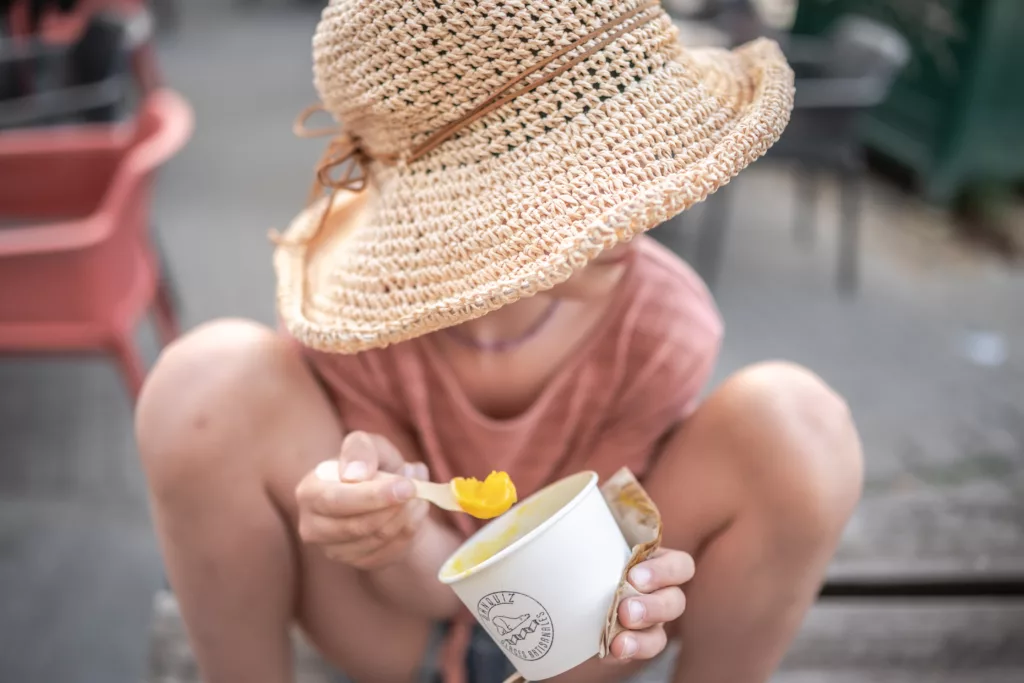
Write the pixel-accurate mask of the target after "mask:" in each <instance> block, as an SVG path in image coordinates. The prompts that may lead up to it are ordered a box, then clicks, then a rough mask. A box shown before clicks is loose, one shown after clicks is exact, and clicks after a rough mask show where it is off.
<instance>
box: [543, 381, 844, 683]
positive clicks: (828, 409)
mask: <svg viewBox="0 0 1024 683" xmlns="http://www.w3.org/2000/svg"><path fill="white" fill-rule="evenodd" d="M644 487H645V488H646V489H647V490H648V492H649V493H650V494H651V497H652V498H654V500H655V502H656V503H657V504H658V507H659V509H660V510H661V513H662V517H663V519H664V523H665V534H664V541H663V545H664V547H666V548H672V549H675V550H684V551H686V552H689V553H691V554H692V555H693V556H694V558H695V560H696V567H697V572H696V576H695V577H694V579H693V581H691V582H690V583H688V584H687V585H685V586H683V590H684V591H685V594H686V602H687V608H686V613H685V614H684V615H683V617H682V619H681V620H680V621H679V622H678V623H676V624H674V625H673V626H674V627H675V628H673V629H672V630H673V633H671V634H670V637H671V638H674V639H675V640H677V641H678V643H679V646H680V657H679V662H678V664H677V666H676V673H675V678H674V680H675V681H676V683H764V682H765V681H767V680H768V679H769V677H770V675H771V672H772V671H773V670H774V669H775V667H776V666H777V664H778V662H779V660H780V658H781V657H782V655H783V654H784V653H785V650H786V648H787V646H788V645H789V643H790V641H791V640H792V638H793V636H794V634H795V633H796V630H797V628H798V626H799V625H800V622H801V620H802V619H803V616H804V614H805V613H806V611H807V609H808V608H809V606H810V605H811V603H812V601H813V600H814V597H815V595H816V594H817V591H818V588H819V585H820V583H821V580H822V577H823V575H824V572H825V569H826V565H827V564H828V562H829V559H830V558H831V557H832V554H833V553H834V551H835V549H836V545H837V544H838V541H839V537H840V534H841V532H842V530H843V527H844V526H845V524H846V521H847V519H848V518H849V517H850V514H851V513H852V511H853V508H854V506H855V504H856V502H857V499H858V497H859V495H860V487H861V454H860V444H859V440H858V438H857V434H856V431H855V430H854V427H853V423H852V422H851V420H850V416H849V413H848V411H847V409H846V405H845V404H844V403H843V401H842V399H840V398H839V397H838V396H836V395H835V394H834V393H833V392H832V391H831V390H830V389H828V387H826V386H825V384H824V383H822V381H821V380H820V379H818V378H817V377H815V376H814V375H812V374H811V373H809V372H807V371H806V370H803V369H801V368H798V367H796V366H793V365H786V364H781V363H772V364H764V365H759V366H755V367H752V368H748V369H746V370H743V371H741V372H739V373H737V374H736V375H734V376H733V377H731V378H730V379H729V380H728V381H726V382H725V384H723V385H722V386H721V387H720V388H719V389H718V390H717V391H715V393H713V394H712V395H711V396H710V397H709V398H708V400H707V401H705V402H704V403H703V405H702V406H701V407H700V409H699V410H697V412H696V413H695V414H694V415H693V416H692V417H690V419H688V420H687V421H686V423H685V424H684V425H683V426H682V427H681V428H680V429H679V431H678V432H677V433H676V434H674V435H673V436H672V438H671V439H670V440H669V441H668V443H667V444H666V446H665V449H664V451H663V452H662V454H661V456H660V458H659V459H658V462H657V464H656V465H655V466H654V468H653V469H652V471H651V472H650V473H649V475H648V476H647V477H646V478H645V480H644ZM644 664H645V663H644V662H642V661H638V662H636V663H633V664H630V665H629V666H615V665H614V664H609V665H603V663H600V664H599V663H597V662H594V663H593V664H587V665H585V666H583V667H580V669H578V670H576V671H573V672H570V673H569V674H567V675H565V676H564V677H561V678H560V679H559V680H560V681H561V680H564V681H574V682H575V681H578V682H579V683H599V682H602V681H603V682H610V681H623V680H627V679H628V678H629V677H630V675H631V674H633V673H635V672H636V671H637V670H638V669H639V667H641V666H643V665H644Z"/></svg>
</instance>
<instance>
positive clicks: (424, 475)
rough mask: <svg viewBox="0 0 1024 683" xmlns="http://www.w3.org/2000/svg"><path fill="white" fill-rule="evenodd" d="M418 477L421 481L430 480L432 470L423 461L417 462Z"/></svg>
mask: <svg viewBox="0 0 1024 683" xmlns="http://www.w3.org/2000/svg"><path fill="white" fill-rule="evenodd" d="M416 479H419V480H420V481H430V470H429V469H427V466H426V465H424V464H423V463H417V464H416Z"/></svg>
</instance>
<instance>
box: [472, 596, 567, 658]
mask: <svg viewBox="0 0 1024 683" xmlns="http://www.w3.org/2000/svg"><path fill="white" fill-rule="evenodd" d="M476 611H477V614H478V615H479V616H480V620H481V621H482V622H483V623H484V625H485V626H486V627H487V629H488V630H489V631H490V632H491V635H492V636H493V637H494V639H495V640H496V641H498V643H500V644H501V647H502V648H503V649H504V650H505V651H506V652H508V653H509V654H510V655H512V656H514V657H518V658H519V659H523V660H526V661H528V662H534V661H536V660H538V659H540V658H541V657H543V656H544V655H546V654H547V653H548V652H550V651H551V643H552V641H554V638H555V628H554V626H553V625H552V623H551V617H550V616H549V615H548V611H547V610H546V609H544V606H543V605H542V604H540V603H539V602H537V601H536V600H534V599H533V598H531V597H530V596H529V595H523V594H522V593H515V592H512V591H501V592H498V593H491V594H490V595H485V596H484V597H483V598H482V599H481V600H480V602H479V603H477V606H476Z"/></svg>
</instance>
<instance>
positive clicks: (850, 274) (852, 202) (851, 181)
mask: <svg viewBox="0 0 1024 683" xmlns="http://www.w3.org/2000/svg"><path fill="white" fill-rule="evenodd" d="M862 189H863V188H862V182H861V175H860V173H857V172H855V171H845V172H843V173H842V174H841V176H840V188H839V203H840V208H839V213H840V218H839V220H840V225H839V240H838V243H839V253H838V264H837V270H836V288H837V289H838V290H839V292H840V293H841V294H847V295H849V294H854V293H856V291H857V289H858V288H859V286H860V241H861V237H860V228H861V226H860V210H861V196H860V195H861V191H862Z"/></svg>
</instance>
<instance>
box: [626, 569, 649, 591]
mask: <svg viewBox="0 0 1024 683" xmlns="http://www.w3.org/2000/svg"><path fill="white" fill-rule="evenodd" d="M629 580H630V581H632V582H633V585H634V586H636V587H637V588H646V587H647V586H648V585H649V584H650V583H651V570H650V569H647V568H646V567H633V568H632V569H631V570H630V571H629Z"/></svg>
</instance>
